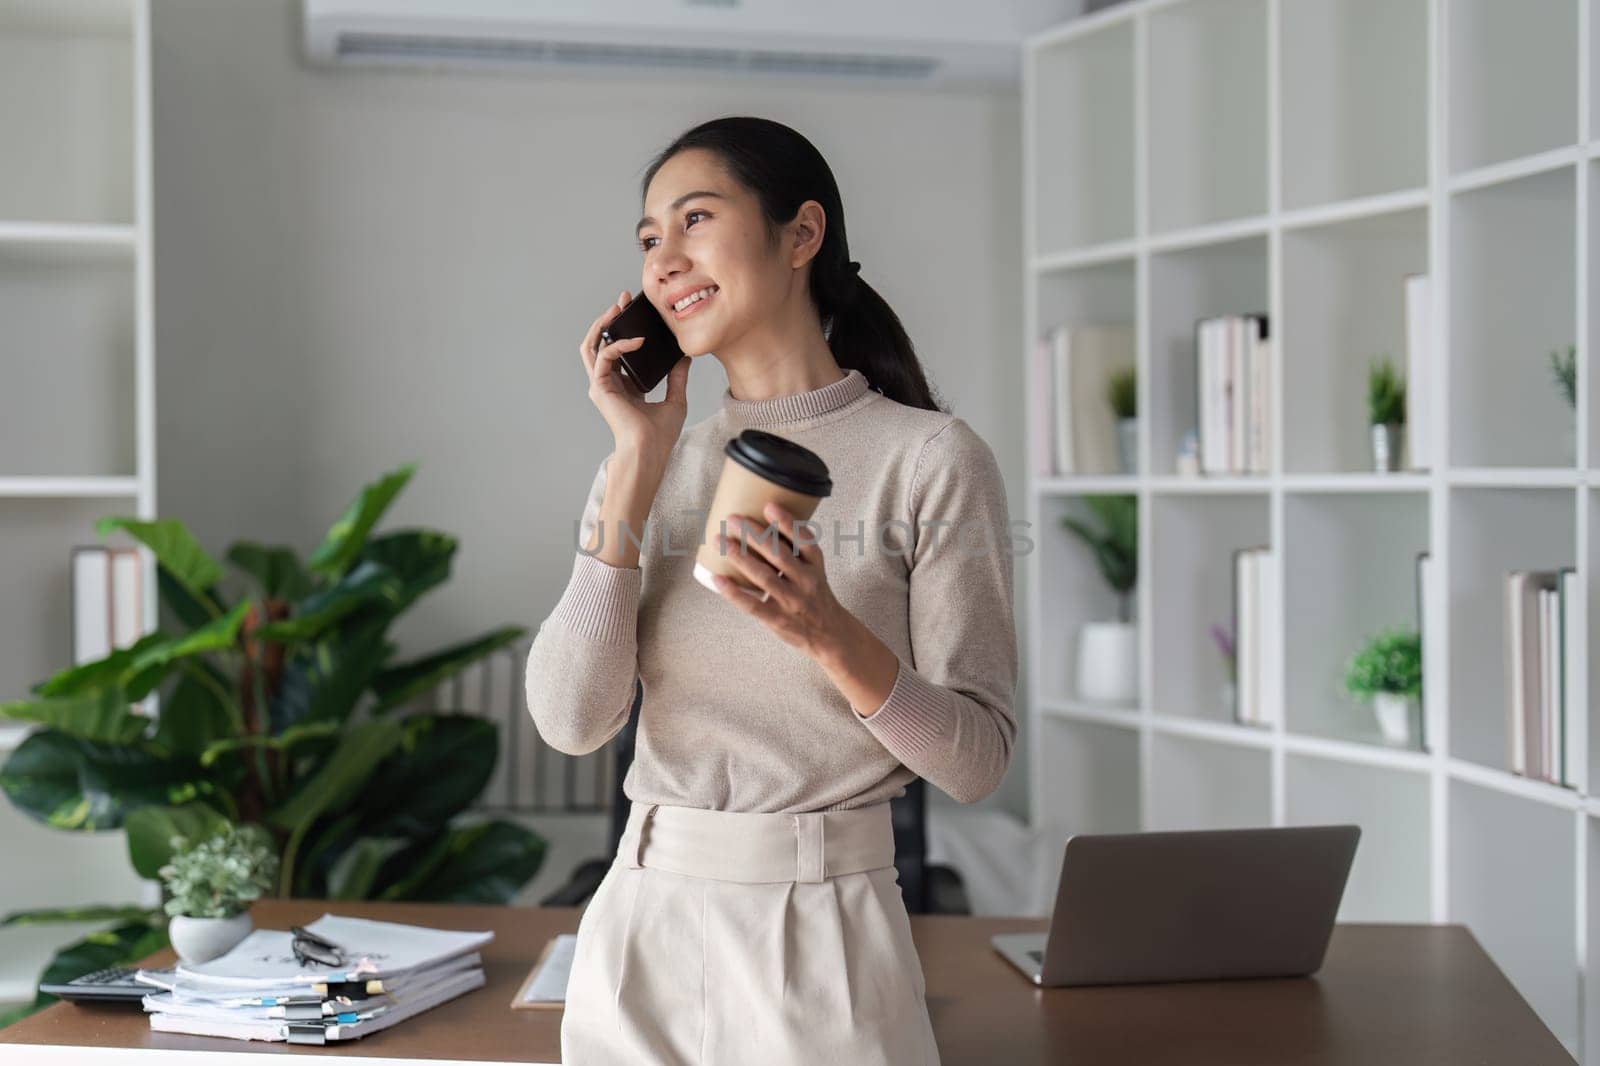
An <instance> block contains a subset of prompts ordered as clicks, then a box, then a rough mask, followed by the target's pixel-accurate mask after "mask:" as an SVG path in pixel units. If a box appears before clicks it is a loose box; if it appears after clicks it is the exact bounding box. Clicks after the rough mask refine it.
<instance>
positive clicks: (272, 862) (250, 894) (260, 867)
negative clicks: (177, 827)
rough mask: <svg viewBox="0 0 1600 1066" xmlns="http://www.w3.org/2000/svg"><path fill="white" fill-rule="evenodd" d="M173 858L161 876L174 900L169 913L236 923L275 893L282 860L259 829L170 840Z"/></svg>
mask: <svg viewBox="0 0 1600 1066" xmlns="http://www.w3.org/2000/svg"><path fill="white" fill-rule="evenodd" d="M170 844H171V846H172V858H171V859H169V860H168V861H167V863H166V865H164V866H162V867H161V869H160V870H158V871H156V872H157V873H158V874H159V875H160V876H161V883H162V884H163V885H165V886H166V890H167V892H168V894H169V898H168V900H167V902H166V906H165V909H166V912H167V913H168V914H170V915H174V916H176V915H179V914H183V915H187V916H189V917H190V918H232V917H233V916H234V915H236V914H242V913H244V912H245V911H247V910H249V909H250V904H251V903H253V902H255V901H256V900H257V899H260V898H261V896H262V895H264V894H265V893H267V892H270V891H271V890H272V886H273V885H274V884H275V883H276V882H277V878H278V854H277V852H276V851H275V850H274V849H273V845H272V837H271V835H269V834H268V833H267V831H266V830H265V829H263V828H261V827H260V826H259V825H253V824H252V825H240V826H236V825H234V824H233V823H232V822H225V823H223V826H222V828H221V829H220V830H219V831H218V832H217V833H215V834H214V835H212V836H209V837H207V838H206V839H204V840H201V841H196V842H191V841H189V840H188V839H187V838H185V837H181V836H175V837H173V838H172V839H171V840H170Z"/></svg>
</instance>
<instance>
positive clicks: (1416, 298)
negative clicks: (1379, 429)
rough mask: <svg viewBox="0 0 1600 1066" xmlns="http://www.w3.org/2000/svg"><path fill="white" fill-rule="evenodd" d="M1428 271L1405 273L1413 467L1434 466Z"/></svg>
mask: <svg viewBox="0 0 1600 1066" xmlns="http://www.w3.org/2000/svg"><path fill="white" fill-rule="evenodd" d="M1428 286H1429V282H1428V275H1426V274H1407V275H1406V277H1405V305H1406V306H1405V311H1406V430H1405V432H1406V449H1405V450H1406V456H1407V464H1406V465H1407V466H1408V467H1410V468H1411V469H1412V470H1427V469H1430V468H1431V467H1432V466H1433V453H1432V449H1431V448H1430V446H1429V443H1428V438H1429V435H1430V434H1431V433H1432V432H1433V425H1432V412H1430V411H1429V409H1428V408H1429V403H1428V382H1429V379H1430V378H1431V377H1432V361H1433V355H1432V351H1433V349H1432V332H1433V331H1432V325H1431V323H1432V318H1431V317H1430V315H1429V312H1428V297H1429V287H1428Z"/></svg>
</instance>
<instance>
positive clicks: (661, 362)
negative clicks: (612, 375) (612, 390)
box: [600, 292, 684, 393]
mask: <svg viewBox="0 0 1600 1066" xmlns="http://www.w3.org/2000/svg"><path fill="white" fill-rule="evenodd" d="M630 337H643V338H644V343H643V344H640V345H639V346H638V347H637V348H634V349H633V350H632V351H626V352H619V353H617V369H618V370H619V371H620V372H621V374H622V376H623V377H625V378H627V379H628V380H629V381H631V382H633V384H634V387H635V388H637V389H638V390H639V392H640V393H648V392H649V391H650V390H651V389H653V388H655V387H656V386H657V385H659V384H661V379H662V378H664V377H666V376H667V371H669V370H671V369H672V368H673V367H674V366H676V365H677V362H678V360H679V359H682V358H683V355H684V352H683V349H682V348H679V347H678V338H677V337H675V336H673V335H672V329H671V328H670V327H669V326H668V325H667V321H666V319H664V318H662V317H661V312H660V311H657V310H656V308H655V305H654V304H652V303H651V302H650V301H649V300H647V299H645V295H644V293H642V292H641V293H639V295H637V296H635V297H634V298H633V299H631V300H629V301H628V306H627V307H624V308H623V309H622V311H621V313H620V314H618V315H617V317H616V318H613V319H612V320H611V321H610V322H608V323H606V327H605V328H604V329H603V330H601V331H600V343H602V344H610V343H611V342H612V341H620V340H626V339H628V338H630Z"/></svg>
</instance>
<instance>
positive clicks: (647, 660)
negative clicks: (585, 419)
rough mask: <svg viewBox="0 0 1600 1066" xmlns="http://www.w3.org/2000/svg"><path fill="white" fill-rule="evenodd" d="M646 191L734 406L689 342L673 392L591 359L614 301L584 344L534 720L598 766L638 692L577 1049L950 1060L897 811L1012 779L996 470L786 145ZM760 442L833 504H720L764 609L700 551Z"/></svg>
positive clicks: (671, 264)
mask: <svg viewBox="0 0 1600 1066" xmlns="http://www.w3.org/2000/svg"><path fill="white" fill-rule="evenodd" d="M642 198H643V203H644V208H645V217H644V218H643V219H642V220H641V221H640V223H639V226H638V231H637V232H638V238H639V245H640V251H641V254H642V256H643V264H644V265H643V273H642V277H641V282H642V286H641V287H642V290H643V293H644V295H645V298H648V299H649V300H650V301H651V302H652V303H654V304H655V306H656V308H657V309H658V310H660V312H661V313H662V316H663V317H664V318H665V319H666V321H667V322H668V324H669V326H670V328H671V329H672V330H673V333H674V335H675V336H676V337H677V339H678V342H679V346H680V347H681V348H682V349H683V350H684V351H685V352H694V353H714V354H715V358H716V359H717V360H718V361H719V362H720V363H721V364H722V367H723V370H724V371H725V372H726V373H727V377H728V388H727V389H726V390H725V391H724V393H723V395H722V403H721V408H720V410H718V411H717V413H716V414H714V415H712V416H711V417H709V418H707V419H705V420H703V421H701V422H699V423H697V424H695V425H693V426H690V427H689V428H688V429H687V430H684V429H683V423H684V420H685V414H686V410H687V405H686V396H685V389H686V384H687V380H688V374H689V364H690V362H691V361H692V358H699V357H700V356H698V355H697V356H695V357H685V358H683V359H681V360H679V361H678V364H677V365H676V366H675V367H674V368H673V370H672V371H671V373H670V374H669V375H668V378H667V386H666V397H665V399H664V400H662V401H660V402H654V403H652V402H647V401H645V400H644V399H643V398H642V397H640V396H639V395H638V394H637V393H636V392H634V391H630V390H632V388H633V386H632V385H631V384H630V383H629V382H628V381H626V380H625V379H622V378H619V377H618V375H617V372H616V358H617V354H618V352H621V351H627V350H628V349H629V348H630V347H633V346H635V345H636V343H637V342H635V341H628V340H624V341H618V342H616V343H613V344H609V345H605V346H603V347H597V340H598V338H599V334H600V332H601V330H602V329H603V328H604V327H605V325H606V323H607V322H609V321H610V320H611V319H612V318H613V317H614V316H615V315H617V314H618V313H619V312H620V311H621V310H622V309H623V308H624V307H625V306H626V305H627V301H628V297H629V294H628V293H627V292H623V293H622V295H621V297H620V298H619V299H618V301H617V303H616V304H614V305H612V306H611V307H608V308H607V309H606V310H605V312H604V313H602V314H601V315H600V317H598V318H597V319H595V321H594V323H593V324H592V325H591V326H590V327H589V331H588V333H587V335H586V336H585V337H584V339H583V342H582V344H581V345H580V347H579V350H580V354H581V355H582V357H583V361H584V366H585V368H586V369H587V371H588V377H589V399H590V400H591V401H592V402H593V403H594V404H595V406H596V407H598V408H599V410H600V413H601V415H602V416H603V417H604V418H605V420H606V422H607V424H608V425H609V426H610V428H611V431H612V434H613V436H614V438H615V442H614V448H613V450H612V452H611V454H610V455H608V456H607V457H606V458H605V460H603V461H602V463H601V464H600V469H599V470H598V471H597V473H596V475H595V478H594V482H593V485H592V487H591V490H590V493H589V497H588V501H587V503H586V504H585V507H584V510H583V514H582V517H581V519H580V520H579V523H578V543H579V545H581V546H582V547H580V549H579V551H578V554H577V556H576V559H575V560H574V564H573V570H572V576H571V578H570V581H569V583H568V585H567V588H566V591H565V592H564V594H563V595H562V598H561V600H560V602H559V603H557V605H556V606H555V608H554V610H552V612H551V613H550V615H549V617H548V618H547V619H546V620H545V621H544V623H543V624H542V625H541V626H540V627H539V631H538V635H537V636H536V637H535V640H534V644H533V648H532V650H531V652H530V654H529V657H528V671H527V697H528V706H529V710H530V712H531V713H532V715H533V718H534V721H535V722H536V724H537V727H538V730H539V732H540V734H541V735H542V736H543V737H544V738H545V740H546V742H547V743H549V744H550V745H551V746H552V747H555V748H556V749H558V750H560V751H563V752H566V753H568V754H573V755H578V754H584V753H587V752H591V751H594V750H595V749H596V748H599V747H600V746H601V745H603V744H604V743H605V742H606V741H608V740H610V739H611V738H612V737H613V736H615V735H616V734H617V732H618V731H620V730H621V729H622V728H623V726H624V725H626V723H627V719H628V716H629V713H630V712H631V710H632V706H633V698H634V684H635V678H636V677H637V678H638V679H639V681H640V682H642V684H643V689H644V695H643V702H642V704H641V705H640V706H641V709H640V717H639V723H638V726H637V735H636V741H635V748H636V750H635V756H634V761H633V764H632V766H631V767H630V768H629V770H628V774H627V777H626V779H625V780H624V791H625V793H626V795H627V796H628V799H629V800H630V801H631V808H630V811H629V817H628V822H627V829H626V831H625V832H624V834H623V837H622V841H621V844H620V846H619V847H618V851H617V856H616V858H615V859H614V861H613V863H612V865H611V868H610V870H609V872H608V873H607V874H606V875H605V878H604V879H603V880H602V881H601V883H600V885H599V887H598V888H597V889H596V891H595V893H594V896H593V897H592V898H591V899H590V901H589V903H588V905H587V907H586V909H585V910H584V913H583V916H582V918H581V920H580V923H579V926H578V942H577V950H576V955H575V957H574V961H573V967H572V972H571V975H570V979H569V984H568V989H567V1000H566V1011H565V1015H564V1017H563V1019H562V1028H561V1050H562V1061H563V1062H564V1063H568V1064H570V1066H589V1064H596V1063H624V1062H626V1063H708V1064H709V1063H717V1064H721V1063H728V1064H734V1063H737V1064H740V1066H745V1064H748V1063H751V1062H756V1061H760V1062H763V1063H773V1064H780V1063H802V1062H805V1063H816V1062H830V1061H831V1062H838V1063H849V1064H851V1066H869V1064H873V1063H883V1064H896V1066H898V1064H910V1063H916V1064H919V1066H922V1064H929V1063H934V1064H936V1063H938V1061H939V1053H938V1050H937V1048H936V1047H935V1046H934V1041H933V1031H932V1027H931V1024H930V1019H929V1016H928V1009H927V1004H926V1000H925V985H924V983H923V974H922V968H921V964H920V962H919V960H918V957H917V953H916V948H915V945H914V944H913V943H912V939H911V927H910V922H909V920H908V918H907V914H906V908H905V904H904V902H903V900H902V898H901V895H900V891H899V882H898V876H897V873H896V871H895V867H894V837H893V829H892V825H891V822H890V815H889V801H890V800H891V799H892V798H893V797H895V796H899V795H903V794H904V791H905V788H904V786H905V785H906V783H907V782H909V781H911V780H913V779H914V778H915V777H917V776H919V775H920V776H922V777H924V778H926V779H927V780H928V781H930V782H932V783H933V784H934V785H936V786H937V787H939V788H942V789H944V790H945V791H946V792H948V793H949V794H950V795H951V796H953V797H954V798H956V799H957V800H960V801H962V802H969V803H970V802H972V801H974V800H978V799H980V798H982V797H984V796H986V795H988V794H989V793H991V792H993V791H994V790H995V788H997V787H998V786H999V784H1000V780H1001V778H1002V777H1003V776H1004V774H1005V771H1006V767H1007V766H1008V764H1009V763H1010V759H1011V751H1012V744H1013V741H1014V739H1015V735H1016V720H1015V717H1014V715H1013V711H1012V701H1013V697H1014V693H1015V688H1016V677H1017V647H1016V635H1015V631H1014V627H1013V621H1012V604H1013V599H1012V559H1011V551H1010V543H1009V535H1008V534H1009V525H1008V520H1007V515H1006V498H1005V489H1004V485H1003V484H1002V482H1001V479H1000V471H999V468H998V466H997V464H996V463H995V460H994V456H993V454H992V453H991V451H990V450H989V448H988V446H987V445H986V444H985V443H984V442H983V440H982V439H981V438H979V437H978V436H977V435H976V434H975V433H974V432H973V431H972V429H971V428H970V427H969V426H968V425H967V424H966V423H965V422H963V421H962V420H961V419H959V418H955V417H953V416H951V415H950V414H948V413H947V412H945V411H944V410H943V409H942V408H941V407H940V405H939V404H938V403H937V402H935V400H934V398H933V397H932V395H931V392H930V389H929V387H928V384H927V381H926V379H925V378H924V376H923V372H922V369H921V367H920V365H919V364H918V361H917V357H916V354H915V352H914V351H913V349H912V346H911V342H910V341H909V340H908V339H907V337H906V335H905V332H904V330H903V329H902V328H901V325H900V321H899V319H898V318H897V317H896V316H895V314H894V312H893V311H892V310H890V308H889V307H888V305H887V304H885V303H884V301H883V299H882V298H881V297H879V296H878V294H877V293H876V292H874V291H873V290H872V288H871V287H870V286H869V285H867V283H866V282H864V281H862V280H860V278H859V276H858V275H857V269H858V264H856V263H854V262H852V261H851V260H850V254H849V247H848V244H847V243H846V240H845V226H844V211H843V208H842V206H841V205H840V202H839V192H838V188H837V186H836V185H835V183H834V179H833V175H832V173H831V172H830V170H829V169H828V166H827V164H826V163H825V162H824V161H823V159H822V157H821V155H820V154H819V153H818V152H817V150H816V149H815V148H814V147H813V146H812V145H811V143H810V142H809V141H807V140H806V139H805V138H804V137H802V136H801V135H800V134H799V133H797V132H795V131H794V130H792V129H790V128H789V127H787V126H784V125H781V124H779V123H776V122H771V121H767V120H764V119H758V118H748V117H728V118H721V119H717V120H714V121H711V122H707V123H705V124H703V125H700V126H697V127H695V128H693V129H691V130H689V131H688V132H686V133H684V134H683V135H682V136H681V137H679V138H678V139H677V140H676V141H674V142H673V143H672V144H671V145H669V146H668V147H667V148H666V149H665V150H664V151H663V152H662V153H661V154H660V156H658V157H657V159H656V160H655V161H654V163H653V164H652V165H651V166H650V168H649V169H648V170H647V171H646V173H645V176H644V180H643V187H642ZM950 287H951V289H952V290H953V291H959V282H958V281H952V282H951V286H950ZM752 427H756V428H760V429H763V430H765V431H768V432H773V433H777V434H779V435H781V436H784V437H787V438H789V439H790V440H793V441H795V442H797V443H800V444H802V445H804V446H805V447H807V448H809V449H811V450H812V451H814V452H816V453H817V454H818V455H819V456H821V457H822V459H823V460H824V461H825V462H826V463H827V465H828V468H829V471H830V474H831V476H832V479H833V491H832V493H831V494H830V495H829V496H828V497H826V498H825V499H823V500H822V502H821V503H820V504H819V505H818V507H817V510H816V512H815V513H814V514H813V515H812V516H811V518H810V523H809V525H802V526H800V527H798V528H797V526H796V524H795V519H794V516H793V515H791V514H789V513H787V512H786V511H784V510H782V509H781V508H777V507H773V508H771V509H770V510H769V513H768V514H765V515H750V516H728V517H727V524H726V529H727V540H726V542H722V541H721V539H720V534H719V546H720V547H721V548H722V550H723V551H725V552H726V553H727V554H728V555H729V556H730V557H731V558H732V559H733V560H734V561H735V565H736V566H737V567H738V568H739V571H740V572H741V573H742V574H743V575H744V577H745V579H746V581H747V583H748V584H749V585H750V586H752V587H754V588H759V589H760V590H762V595H761V596H760V597H758V596H756V595H752V594H751V593H749V592H747V591H745V590H744V589H741V588H739V587H737V586H736V585H735V584H734V583H731V582H729V581H728V580H727V579H726V578H722V577H719V578H718V592H717V593H713V592H711V591H709V590H708V589H707V588H705V587H704V586H702V585H700V584H699V583H698V582H697V581H696V580H695V579H694V577H693V576H692V574H691V569H692V566H693V562H694V560H693V556H694V553H695V551H696V549H697V548H698V547H699V545H700V544H701V543H702V541H703V539H704V536H705V533H704V530H705V523H706V517H707V515H706V512H707V509H708V508H709V506H710V502H711V498H712V494H713V491H714V489H715V486H716V482H717V478H718V476H719V474H720V472H721V470H722V464H723V452H722V448H723V445H724V444H725V443H726V441H727V440H728V439H729V438H730V437H733V436H736V435H738V433H739V432H740V431H741V430H743V429H746V428H752ZM717 517H718V518H719V519H720V518H723V517H724V516H717ZM647 519H648V521H647ZM774 530H776V532H777V533H778V534H781V537H782V539H780V538H779V537H777V536H774V535H772V533H773V531H774ZM808 531H809V532H808ZM719 594H720V595H719Z"/></svg>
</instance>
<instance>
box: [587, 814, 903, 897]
mask: <svg viewBox="0 0 1600 1066" xmlns="http://www.w3.org/2000/svg"><path fill="white" fill-rule="evenodd" d="M630 803H631V809H630V810H629V812H628V821H627V825H626V827H625V828H624V829H623V832H622V839H621V840H620V841H619V842H618V844H617V858H618V859H620V860H622V861H623V862H624V863H626V864H627V865H628V866H630V867H632V868H634V869H638V868H640V867H645V866H649V867H652V868H655V869H660V870H666V871H668V872H670V873H679V874H687V875H689V876H691V877H711V878H715V879H717V880H719V881H743V882H747V883H770V882H781V881H801V882H818V881H825V880H827V879H828V878H829V877H835V876H838V875H840V874H848V873H859V872H861V871H863V870H876V869H879V868H881V867H885V866H893V865H894V821H893V818H892V816H891V814H890V806H889V803H888V801H887V800H886V801H884V802H882V803H875V804H872V805H871V806H867V807H857V808H854V809H852V810H846V811H810V812H805V813H794V814H787V813H781V812H766V811H749V812H747V811H712V810H704V809H701V808H698V807H676V806H670V805H666V804H659V803H641V802H639V801H637V800H634V801H630Z"/></svg>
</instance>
